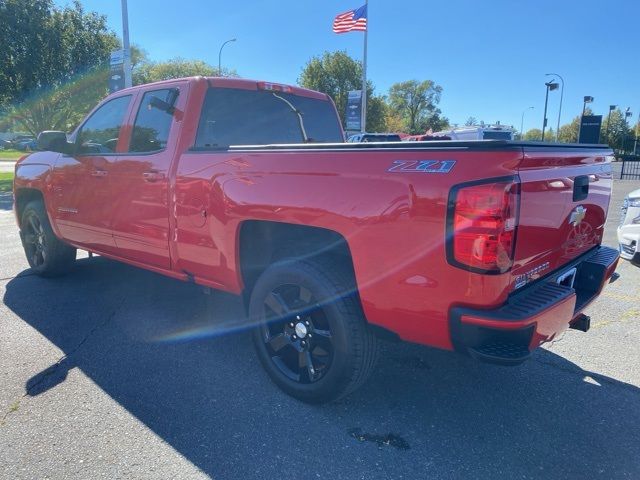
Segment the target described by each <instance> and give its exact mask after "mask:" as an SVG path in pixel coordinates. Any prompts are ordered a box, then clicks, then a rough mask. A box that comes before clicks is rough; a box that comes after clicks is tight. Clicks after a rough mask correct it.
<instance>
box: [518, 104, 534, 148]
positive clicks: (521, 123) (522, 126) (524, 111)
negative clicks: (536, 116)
mask: <svg viewBox="0 0 640 480" xmlns="http://www.w3.org/2000/svg"><path fill="white" fill-rule="evenodd" d="M527 110H533V107H527V108H525V109H524V110H523V111H522V118H521V119H520V140H522V134H523V131H522V129H523V128H524V114H525V113H526V112H527Z"/></svg>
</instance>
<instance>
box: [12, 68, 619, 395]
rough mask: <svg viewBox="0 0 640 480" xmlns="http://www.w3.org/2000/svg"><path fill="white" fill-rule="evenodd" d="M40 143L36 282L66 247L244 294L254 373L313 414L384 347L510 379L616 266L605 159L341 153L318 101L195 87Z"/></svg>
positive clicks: (35, 177)
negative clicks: (436, 352)
mask: <svg viewBox="0 0 640 480" xmlns="http://www.w3.org/2000/svg"><path fill="white" fill-rule="evenodd" d="M38 143H39V149H40V150H41V151H39V152H35V153H32V154H30V155H28V156H26V157H24V158H22V159H21V160H20V161H19V162H18V163H17V165H16V175H15V185H14V194H15V213H16V218H17V221H18V225H19V228H20V234H21V238H22V241H23V244H24V249H25V252H26V255H27V258H28V261H29V264H30V265H31V267H32V269H33V271H35V272H36V273H39V274H41V275H43V276H54V275H58V274H61V273H63V272H66V271H67V270H69V268H70V267H71V266H72V264H73V262H74V259H75V256H76V249H78V248H80V249H83V250H88V251H90V252H95V253H98V254H100V255H103V256H105V257H109V258H113V259H117V260H120V261H123V262H126V263H129V264H131V265H135V266H138V267H142V268H146V269H149V270H152V271H154V272H158V273H161V274H164V275H167V276H170V277H173V278H176V279H180V280H184V281H190V282H195V283H197V284H200V285H204V286H207V287H212V288H216V289H221V290H225V291H227V292H232V293H235V294H238V295H241V296H242V297H243V298H244V301H245V304H246V307H247V312H248V313H247V320H246V322H247V326H248V327H250V328H251V330H252V332H253V333H252V335H253V339H254V343H255V346H256V350H257V354H258V358H259V359H260V361H261V363H262V364H263V366H264V367H265V369H266V371H267V372H268V374H269V375H270V377H271V378H272V379H273V381H274V382H275V383H276V384H278V385H279V386H280V387H281V388H282V389H283V390H284V391H286V392H287V393H289V394H290V395H293V396H294V397H296V398H299V399H301V400H304V401H308V402H324V401H330V400H334V399H336V398H339V397H341V396H343V395H345V394H347V393H349V392H351V391H353V390H354V389H355V388H356V387H358V386H359V385H360V384H362V383H363V382H364V380H365V379H366V378H367V376H368V375H369V374H370V373H371V371H372V369H373V366H374V362H375V359H376V352H377V347H376V346H377V341H378V339H379V338H380V337H383V338H395V339H402V340H406V341H410V342H416V343H419V344H423V345H429V346H433V347H437V348H441V349H446V350H456V351H458V352H462V353H465V354H469V355H472V356H474V357H476V358H478V359H480V360H484V361H489V362H495V363H501V364H516V363H519V362H522V361H524V360H525V359H526V358H527V357H529V356H530V353H531V351H532V350H533V349H535V348H536V347H538V346H539V345H540V344H542V343H543V342H547V341H549V340H552V339H554V338H556V336H557V335H558V334H560V333H561V332H562V331H564V330H565V329H566V328H568V327H573V328H576V329H580V330H584V331H586V330H587V329H588V327H589V318H588V317H586V316H585V315H584V314H583V313H582V311H583V310H584V308H585V307H586V306H587V305H588V304H589V303H590V302H591V301H592V300H594V299H595V298H596V297H597V296H598V294H599V293H600V291H601V290H602V288H603V287H604V285H605V283H606V282H607V281H608V280H609V278H610V277H611V276H612V274H613V272H614V270H615V267H616V264H617V261H618V253H617V251H616V250H613V249H610V248H607V247H603V246H601V245H600V244H601V240H602V234H603V228H604V224H605V219H606V216H607V209H608V206H609V198H610V193H611V185H612V176H611V165H610V162H611V159H612V152H611V151H610V150H609V149H608V148H606V147H603V146H597V145H591V146H578V145H560V144H537V143H522V142H510V141H469V142H452V141H440V142H428V143H424V142H403V143H388V144H385V143H377V144H376V143H359V144H353V143H351V144H348V143H344V134H343V131H342V128H341V126H340V123H339V120H338V116H337V115H336V110H335V107H334V105H333V103H332V102H331V100H330V98H329V97H327V96H326V95H324V94H321V93H317V92H313V91H309V90H304V89H301V88H297V87H290V86H285V85H278V84H272V83H265V82H255V81H249V80H238V79H222V78H202V77H196V78H189V79H181V80H172V81H166V82H160V83H156V84H151V85H143V86H139V87H134V88H130V89H126V90H122V91H119V92H117V93H115V94H112V95H111V96H109V97H107V98H106V99H105V100H104V101H103V102H102V103H101V104H100V105H98V106H97V107H96V108H95V109H94V110H93V111H92V112H91V113H90V115H89V116H88V117H87V118H86V120H85V121H84V122H83V123H82V124H81V125H80V126H79V127H78V128H77V129H76V131H75V132H74V133H73V134H71V135H70V136H69V137H68V138H67V137H66V136H65V135H64V134H63V133H62V132H44V133H42V134H41V135H40V137H39V140H38ZM211 321H212V322H215V319H213V318H212V320H211Z"/></svg>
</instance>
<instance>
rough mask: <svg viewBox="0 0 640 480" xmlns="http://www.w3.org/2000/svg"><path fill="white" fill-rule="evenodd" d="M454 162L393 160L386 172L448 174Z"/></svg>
mask: <svg viewBox="0 0 640 480" xmlns="http://www.w3.org/2000/svg"><path fill="white" fill-rule="evenodd" d="M455 164H456V161H455V160H395V161H394V162H393V165H392V166H391V167H390V168H389V169H388V170H387V172H418V173H449V172H450V171H451V169H452V168H453V166H454V165H455Z"/></svg>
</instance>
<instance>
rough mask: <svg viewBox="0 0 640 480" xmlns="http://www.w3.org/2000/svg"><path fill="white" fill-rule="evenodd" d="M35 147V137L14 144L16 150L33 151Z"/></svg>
mask: <svg viewBox="0 0 640 480" xmlns="http://www.w3.org/2000/svg"><path fill="white" fill-rule="evenodd" d="M36 148H37V143H36V141H35V139H33V138H32V139H28V140H22V141H21V142H18V143H17V144H16V145H15V149H16V150H20V151H21V152H33V151H34V150H35V149H36Z"/></svg>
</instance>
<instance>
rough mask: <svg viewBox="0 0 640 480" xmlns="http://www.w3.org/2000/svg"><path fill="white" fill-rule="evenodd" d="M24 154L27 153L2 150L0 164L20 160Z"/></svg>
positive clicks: (0, 151)
mask: <svg viewBox="0 0 640 480" xmlns="http://www.w3.org/2000/svg"><path fill="white" fill-rule="evenodd" d="M24 154H25V152H19V151H18V150H0V162H2V161H15V160H18V159H19V158H20V157H21V156H22V155H24Z"/></svg>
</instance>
